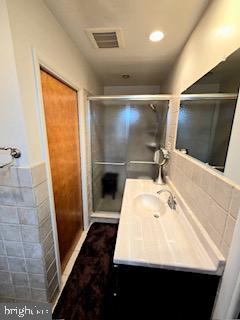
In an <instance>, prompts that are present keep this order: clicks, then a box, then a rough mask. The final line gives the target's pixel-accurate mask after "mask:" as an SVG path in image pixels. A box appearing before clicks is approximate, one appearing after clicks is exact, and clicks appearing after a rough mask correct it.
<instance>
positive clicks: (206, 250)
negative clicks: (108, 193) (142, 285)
mask: <svg viewBox="0 0 240 320" xmlns="http://www.w3.org/2000/svg"><path fill="white" fill-rule="evenodd" d="M161 189H168V190H172V189H171V188H170V187H169V185H164V186H160V185H156V184H154V183H153V181H152V180H142V179H127V181H126V185H125V190H124V196H123V203H122V210H121V215H120V223H119V229H118V234H117V242H116V247H115V252H114V263H115V264H123V265H135V266H145V267H152V268H162V269H172V270H182V271H190V272H198V273H207V274H216V275H221V274H222V272H223V268H224V263H225V261H224V257H223V256H222V254H221V253H220V252H219V251H218V249H217V248H216V247H215V246H214V244H213V242H212V241H211V239H210V238H209V239H206V238H205V239H204V241H201V240H200V239H201V238H203V234H204V231H203V234H201V237H198V236H197V232H195V230H194V228H193V226H192V225H191V223H190V221H189V219H188V218H187V216H186V215H185V214H184V213H183V210H182V209H181V208H180V205H179V202H178V201H177V208H176V211H174V210H171V209H170V208H169V207H168V205H167V199H168V197H169V194H168V193H167V192H164V193H161V195H157V193H156V192H157V191H159V190H161ZM172 193H173V194H174V195H175V192H174V191H173V192H172ZM140 194H152V195H156V196H157V197H159V198H160V199H161V200H162V201H163V202H164V205H165V208H164V209H165V212H164V213H163V214H162V215H161V214H160V217H159V218H155V217H153V214H152V213H151V214H150V213H149V214H146V215H140V214H139V212H138V210H137V208H136V207H135V204H134V198H135V197H137V196H138V195H140ZM198 235H199V230H198Z"/></svg>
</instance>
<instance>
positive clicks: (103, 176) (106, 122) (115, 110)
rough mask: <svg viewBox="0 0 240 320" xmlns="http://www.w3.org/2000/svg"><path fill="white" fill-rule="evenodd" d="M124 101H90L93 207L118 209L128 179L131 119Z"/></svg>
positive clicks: (112, 210) (105, 209) (110, 210)
mask: <svg viewBox="0 0 240 320" xmlns="http://www.w3.org/2000/svg"><path fill="white" fill-rule="evenodd" d="M126 110H127V109H126V107H125V105H122V104H119V103H115V102H106V101H105V102H101V101H94V102H92V103H91V136H92V139H91V140H92V141H91V147H92V181H93V182H92V184H93V186H92V187H93V210H94V211H95V212H98V211H107V212H119V211H120V209H121V203H122V196H123V190H124V184H125V180H126V170H125V164H126V151H127V139H128V123H127V121H126Z"/></svg>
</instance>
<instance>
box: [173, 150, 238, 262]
mask: <svg viewBox="0 0 240 320" xmlns="http://www.w3.org/2000/svg"><path fill="white" fill-rule="evenodd" d="M171 158H172V159H171V161H170V164H169V165H168V175H169V177H170V180H171V181H172V182H173V184H174V185H175V186H176V187H177V189H178V190H179V192H180V193H181V195H182V196H183V198H184V199H185V201H186V202H187V203H188V205H189V207H190V208H191V209H192V211H193V212H194V213H195V215H196V216H197V218H198V220H199V221H200V222H201V224H202V225H203V226H204V227H205V229H206V230H207V232H208V234H209V235H210V237H211V238H212V240H213V241H214V242H215V244H216V245H217V246H218V248H219V249H220V250H221V252H222V253H223V254H224V255H225V256H226V255H227V253H228V249H229V246H230V244H231V239H232V234H233V230H234V226H235V222H236V218H237V214H238V211H239V210H240V197H239V195H240V190H239V187H238V186H236V185H235V184H234V183H232V182H231V181H230V180H228V179H226V178H225V177H223V176H222V175H221V174H218V173H217V172H215V171H213V170H212V169H210V168H209V167H207V166H206V165H204V164H202V163H201V162H200V161H198V160H195V159H193V158H191V157H189V156H187V155H184V154H182V153H181V152H179V151H171Z"/></svg>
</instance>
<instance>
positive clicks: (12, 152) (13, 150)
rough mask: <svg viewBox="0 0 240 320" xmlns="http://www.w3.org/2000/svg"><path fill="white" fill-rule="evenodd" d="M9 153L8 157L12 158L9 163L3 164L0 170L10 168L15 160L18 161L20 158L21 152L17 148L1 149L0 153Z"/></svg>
mask: <svg viewBox="0 0 240 320" xmlns="http://www.w3.org/2000/svg"><path fill="white" fill-rule="evenodd" d="M7 150H9V151H10V156H11V157H12V159H11V161H10V162H8V163H5V164H2V165H0V169H2V168H5V167H8V166H12V165H13V163H14V160H15V159H18V158H20V157H21V151H20V150H19V149H17V148H11V147H1V148H0V151H7Z"/></svg>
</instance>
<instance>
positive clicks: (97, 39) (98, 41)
mask: <svg viewBox="0 0 240 320" xmlns="http://www.w3.org/2000/svg"><path fill="white" fill-rule="evenodd" d="M86 32H87V34H88V37H89V39H90V40H91V42H92V44H93V46H94V47H95V48H99V49H106V48H121V47H122V46H123V45H122V44H123V42H122V32H121V29H117V30H112V29H111V30H108V29H87V30H86Z"/></svg>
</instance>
